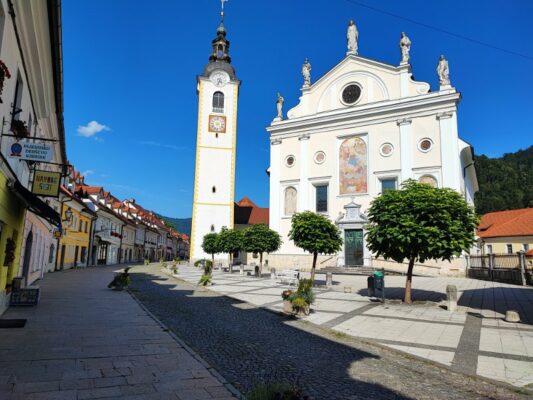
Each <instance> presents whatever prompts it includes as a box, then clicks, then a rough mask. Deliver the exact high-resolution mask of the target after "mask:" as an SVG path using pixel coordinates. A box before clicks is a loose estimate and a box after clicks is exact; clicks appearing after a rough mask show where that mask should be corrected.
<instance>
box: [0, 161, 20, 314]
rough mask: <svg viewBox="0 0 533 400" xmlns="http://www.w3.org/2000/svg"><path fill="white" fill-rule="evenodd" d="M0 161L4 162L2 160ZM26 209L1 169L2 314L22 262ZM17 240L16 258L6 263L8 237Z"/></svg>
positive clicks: (0, 288)
mask: <svg viewBox="0 0 533 400" xmlns="http://www.w3.org/2000/svg"><path fill="white" fill-rule="evenodd" d="M0 162H2V161H1V160H0ZM24 215H25V209H24V208H23V207H22V204H21V202H20V200H19V198H18V197H16V196H15V194H14V193H13V192H11V191H10V190H9V188H8V187H7V178H6V176H5V175H4V172H3V171H2V170H1V169H0V230H1V231H0V315H1V314H2V313H3V312H4V311H5V309H6V308H7V305H8V303H9V294H8V293H7V292H6V288H7V286H8V285H11V281H12V279H13V277H15V276H16V273H17V271H18V266H19V262H20V254H21V253H20V249H21V247H22V239H23V229H24ZM8 238H11V239H14V240H15V243H16V249H15V259H14V260H13V262H11V263H10V264H9V265H6V264H5V256H6V254H5V249H6V244H7V239H8Z"/></svg>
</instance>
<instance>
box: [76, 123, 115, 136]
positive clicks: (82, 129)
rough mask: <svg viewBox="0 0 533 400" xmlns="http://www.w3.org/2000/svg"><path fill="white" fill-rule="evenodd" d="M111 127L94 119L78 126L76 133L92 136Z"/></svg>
mask: <svg viewBox="0 0 533 400" xmlns="http://www.w3.org/2000/svg"><path fill="white" fill-rule="evenodd" d="M110 130H111V129H110V128H109V127H108V126H106V125H103V124H100V123H98V122H96V121H91V122H89V123H88V124H87V125H86V126H83V125H80V126H78V135H79V136H83V137H92V136H94V135H96V134H97V133H99V132H102V131H110Z"/></svg>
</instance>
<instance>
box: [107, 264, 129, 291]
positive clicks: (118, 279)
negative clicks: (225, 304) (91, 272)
mask: <svg viewBox="0 0 533 400" xmlns="http://www.w3.org/2000/svg"><path fill="white" fill-rule="evenodd" d="M129 270H130V267H128V268H125V269H124V271H123V272H119V273H118V274H115V277H114V278H113V280H112V281H111V282H110V283H109V285H107V287H108V288H110V289H113V290H123V289H124V288H127V287H128V286H129V285H130V282H131V278H130V274H129Z"/></svg>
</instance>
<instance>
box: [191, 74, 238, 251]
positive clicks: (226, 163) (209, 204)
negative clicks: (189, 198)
mask: <svg viewBox="0 0 533 400" xmlns="http://www.w3.org/2000/svg"><path fill="white" fill-rule="evenodd" d="M239 84H240V82H239V81H229V82H228V83H226V84H225V85H224V86H222V87H217V86H215V84H214V83H213V82H211V80H210V79H209V78H208V77H203V76H201V77H198V132H197V145H196V146H197V149H196V172H195V185H194V204H193V216H192V233H191V258H192V259H201V258H206V257H209V255H207V254H205V253H204V252H203V250H202V247H201V246H202V241H203V237H204V236H205V235H206V234H207V233H210V232H211V231H215V232H220V230H221V229H222V227H227V228H232V227H233V207H234V189H235V156H236V134H237V132H236V129H237V126H236V124H237V98H238V90H239ZM217 91H219V92H222V93H223V94H224V110H223V112H215V111H214V110H213V107H212V99H213V94H214V93H215V92H217ZM210 115H220V116H225V117H226V132H225V133H218V134H217V133H214V132H210V131H209V116H210ZM224 260H225V259H224Z"/></svg>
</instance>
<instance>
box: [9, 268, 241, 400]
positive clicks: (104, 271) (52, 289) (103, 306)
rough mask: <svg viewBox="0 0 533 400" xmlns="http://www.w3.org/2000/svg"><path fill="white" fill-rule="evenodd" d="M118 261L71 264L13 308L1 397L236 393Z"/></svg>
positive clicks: (52, 399)
mask: <svg viewBox="0 0 533 400" xmlns="http://www.w3.org/2000/svg"><path fill="white" fill-rule="evenodd" d="M115 269H116V267H115V268H113V267H97V268H87V269H79V270H67V271H63V272H57V273H53V274H47V275H46V276H45V278H44V280H42V281H39V282H38V285H39V286H40V287H41V300H40V302H39V305H38V306H36V307H30V308H10V309H9V310H8V311H7V312H6V314H4V315H3V316H2V319H8V318H26V319H27V323H26V326H25V327H24V328H17V329H15V328H12V329H0V399H2V400H11V399H20V400H22V399H24V400H26V399H28V400H39V399H49V400H70V399H74V400H82V399H96V398H114V399H174V400H177V399H181V400H191V399H212V400H213V399H220V400H222V399H230V398H233V396H232V394H231V393H230V391H228V389H227V388H226V387H225V386H224V384H223V382H222V381H221V379H223V378H222V377H220V376H219V375H218V374H217V373H216V372H215V371H214V370H212V368H210V367H208V366H207V364H205V362H204V361H203V360H202V359H201V358H199V357H198V356H197V355H196V354H195V353H194V352H192V351H190V349H189V348H188V347H187V346H186V345H184V344H182V343H180V342H179V340H177V339H176V338H175V337H174V336H173V335H172V334H171V333H169V332H168V331H166V330H165V329H166V328H162V326H161V325H160V324H159V323H158V322H157V321H156V320H154V319H153V318H152V317H151V316H150V315H149V313H147V311H145V309H144V308H142V307H141V305H140V304H139V303H138V302H137V301H135V299H134V298H132V296H131V295H130V294H129V293H127V292H117V291H112V290H110V289H108V288H107V284H108V283H109V282H110V281H111V279H112V276H113V270H115Z"/></svg>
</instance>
